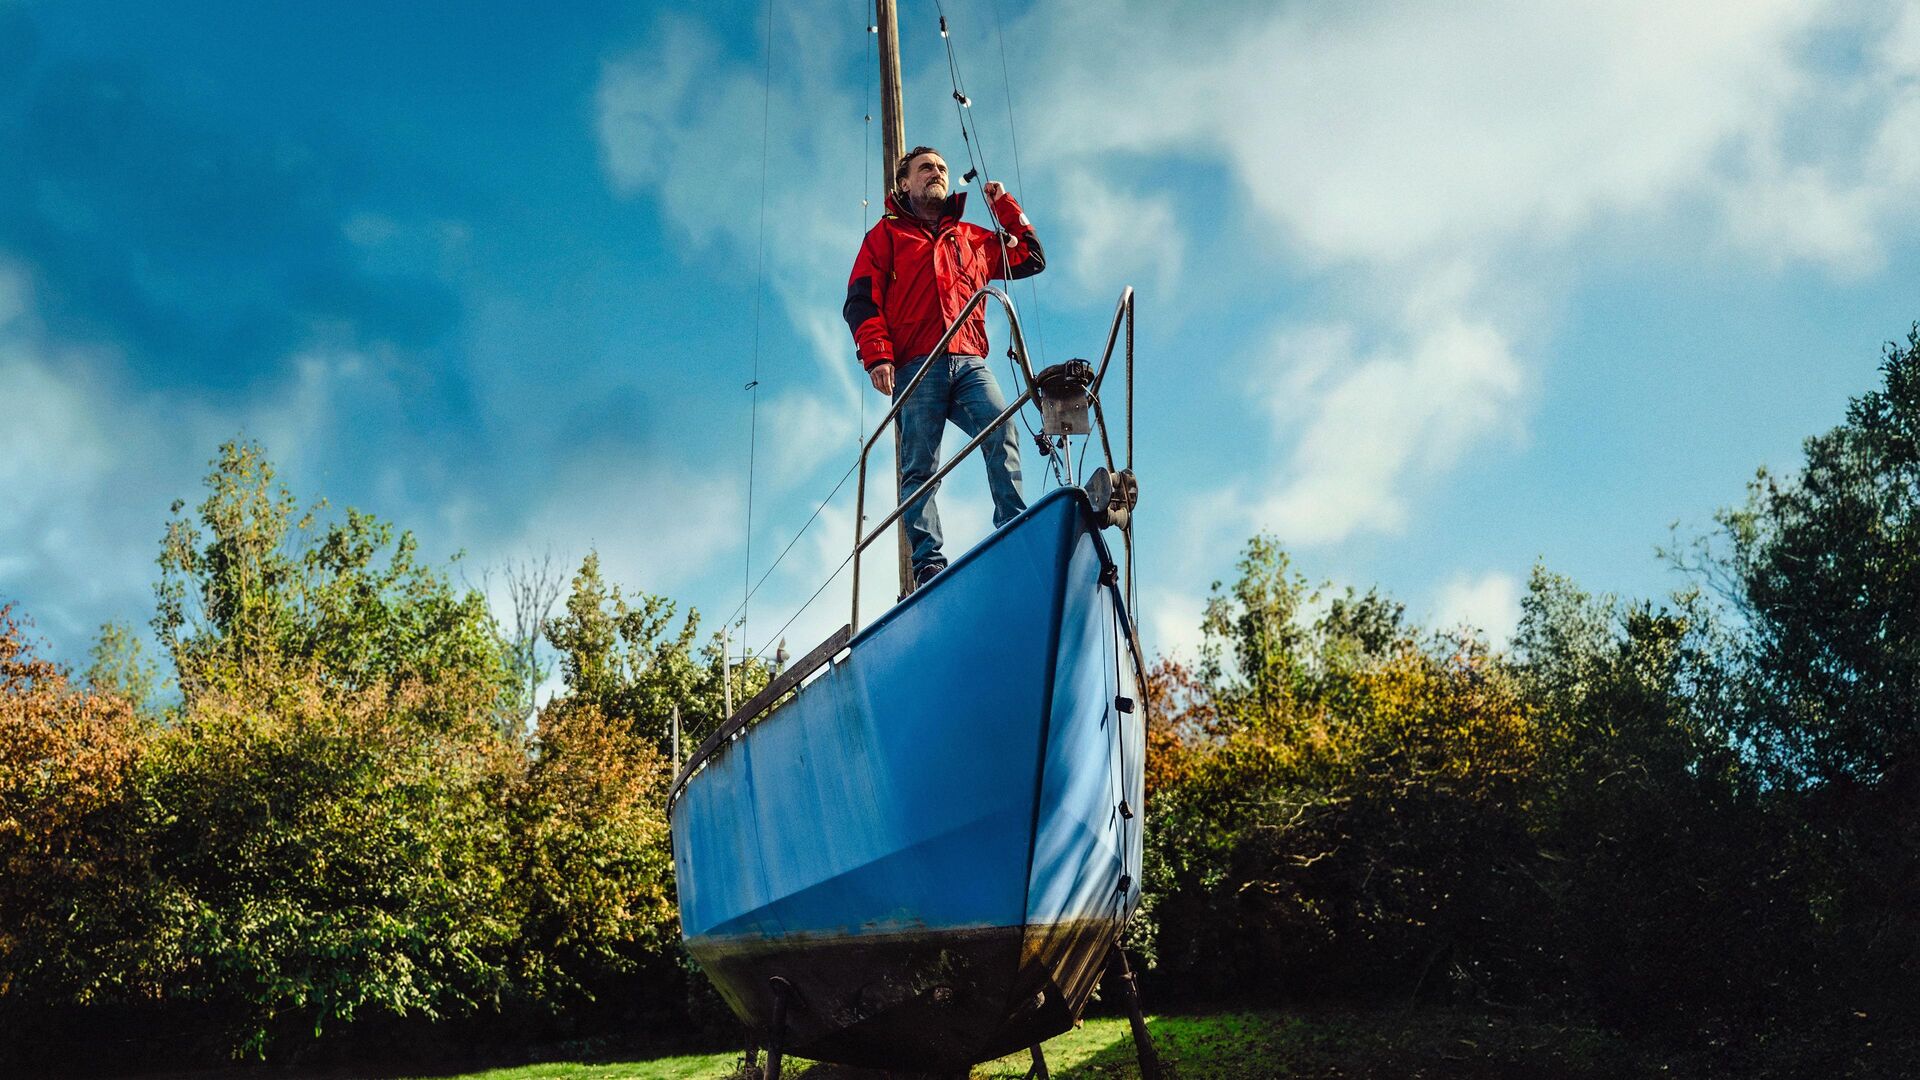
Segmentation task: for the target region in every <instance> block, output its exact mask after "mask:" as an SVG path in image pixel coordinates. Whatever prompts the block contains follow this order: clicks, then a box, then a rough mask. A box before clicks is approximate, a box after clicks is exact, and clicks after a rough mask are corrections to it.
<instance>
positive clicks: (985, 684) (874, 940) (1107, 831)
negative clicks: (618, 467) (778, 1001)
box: [672, 489, 1145, 1069]
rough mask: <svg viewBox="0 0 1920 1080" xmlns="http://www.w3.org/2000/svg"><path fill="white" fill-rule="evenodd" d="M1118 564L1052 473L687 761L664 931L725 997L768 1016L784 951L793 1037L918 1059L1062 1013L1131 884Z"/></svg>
mask: <svg viewBox="0 0 1920 1080" xmlns="http://www.w3.org/2000/svg"><path fill="white" fill-rule="evenodd" d="M1111 566H1112V559H1111V557H1110V556H1109V554H1108V552H1107V550H1106V546H1105V544H1104V542H1103V541H1102V539H1101V537H1100V535H1099V532H1098V529H1097V526H1096V524H1095V521H1094V518H1093V517H1092V513H1091V511H1090V510H1089V508H1088V504H1087V501H1086V497H1085V495H1084V494H1083V493H1082V492H1081V491H1079V489H1063V490H1059V491H1055V492H1052V493H1050V494H1049V495H1048V496H1047V497H1045V498H1043V499H1042V500H1041V501H1040V502H1038V503H1036V504H1035V505H1034V506H1032V507H1030V508H1029V509H1028V510H1027V512H1026V513H1024V514H1022V515H1021V516H1020V517H1019V518H1017V519H1016V520H1014V521H1013V522H1010V523H1008V524H1007V525H1006V526H1005V527H1003V528H1001V529H999V530H997V531H996V532H995V533H994V534H993V535H992V536H990V537H988V538H987V539H986V540H985V541H983V542H982V543H981V544H980V545H979V546H977V547H976V548H975V549H974V550H972V551H970V552H968V553H967V554H966V555H965V556H963V557H962V558H961V559H959V560H958V561H956V562H955V563H954V564H953V565H952V566H951V567H949V568H948V569H947V571H946V572H944V573H943V574H941V575H940V576H939V577H938V578H936V579H935V580H934V581H933V583H932V584H930V585H929V586H928V587H926V588H924V589H922V590H920V591H919V592H917V593H915V594H914V595H913V596H912V597H910V598H908V599H907V600H906V601H905V602H903V603H901V604H899V605H898V606H896V607H895V608H894V609H893V610H892V611H890V612H889V613H888V614H887V615H886V616H884V617H883V618H881V619H880V620H879V621H878V622H876V623H874V624H873V625H872V626H870V627H868V628H867V629H866V630H865V631H863V632H862V633H861V634H860V635H859V636H857V637H855V638H854V639H853V641H852V643H851V645H850V647H849V650H848V653H847V655H846V656H845V658H844V659H842V660H841V661H840V662H838V663H836V664H833V665H831V666H830V667H829V668H828V669H827V670H826V671H825V672H824V673H823V674H822V675H821V676H820V677H819V678H817V679H815V680H814V681H813V682H811V683H809V684H807V685H806V686H804V687H802V688H801V689H800V690H799V692H798V693H797V694H796V695H795V696H794V697H792V698H791V699H789V700H788V701H787V702H786V703H785V704H784V705H782V706H780V707H779V708H777V709H776V710H774V711H773V712H772V713H771V714H769V715H768V716H767V717H766V718H765V719H763V720H762V721H761V722H760V723H758V724H757V725H754V726H753V727H751V728H749V729H747V730H746V732H745V733H744V734H743V735H742V736H741V737H740V738H739V739H737V740H736V741H734V742H732V743H731V744H730V745H728V746H727V747H726V748H725V749H723V750H721V751H720V752H719V753H717V754H715V755H714V756H713V757H711V758H709V759H708V760H707V762H706V763H705V766H704V768H702V769H701V770H700V771H699V772H697V773H695V774H694V775H693V776H692V777H691V778H690V779H689V780H688V781H687V783H686V787H685V789H684V791H683V792H682V794H681V796H680V798H679V800H678V801H677V802H676V803H675V804H674V806H673V811H672V814H673V846H674V858H675V861H676V870H677V875H678V881H679V894H680V916H681V930H682V933H683V934H684V935H685V938H686V943H687V948H688V950H689V951H690V952H691V953H692V954H693V955H694V957H695V958H696V959H698V960H699V961H700V963H701V964H702V966H703V967H704V968H705V969H706V971H707V974H708V975H709V977H711V978H712V979H713V982H714V985H715V986H716V987H717V988H718V989H719V991H720V993H721V995H722V996H723V997H725V998H726V1000H727V1002H728V1004H729V1005H731V1006H732V1008H733V1009H734V1011H735V1012H736V1013H737V1014H738V1015H739V1016H740V1018H741V1019H742V1020H743V1021H745V1022H746V1023H747V1024H749V1025H750V1026H753V1027H755V1028H758V1029H761V1030H765V1029H767V1028H768V1026H769V1024H770V1020H771V1014H772V1007H773V996H772V993H771V990H770V989H769V984H768V979H769V978H771V977H773V976H776V975H777V976H780V977H783V978H785V979H786V980H788V982H789V983H790V984H791V985H792V986H793V987H794V996H793V998H792V999H791V1000H790V1003H789V1008H788V1016H787V1028H788V1039H787V1042H788V1047H789V1048H790V1049H791V1050H792V1051H793V1052H795V1053H798V1054H801V1055H803V1056H806V1057H812V1058H816V1059H820V1060H827V1061H838V1062H843V1063H847V1064H858V1065H867V1066H872V1067H880V1068H889V1067H892V1068H919V1069H929V1068H958V1067H962V1066H965V1065H969V1064H972V1063H975V1062H978V1061H985V1060H989V1059H991V1058H994V1057H997V1056H1000V1055H1001V1054H1004V1053H1008V1052H1011V1051H1013V1050H1017V1049H1019V1048H1021V1047H1023V1046H1027V1045H1031V1044H1032V1043H1034V1042H1038V1041H1040V1040H1041V1039H1045V1038H1049V1037H1051V1036H1052V1035H1055V1034H1058V1033H1059V1032H1060V1031H1064V1030H1065V1029H1066V1028H1067V1027H1068V1026H1070V1025H1071V1024H1072V1023H1073V1021H1074V1020H1075V1019H1077V1018H1078V1016H1079V1014H1080V1011H1081V1009H1082V1008H1083V1007H1084V1006H1085V1004H1086V1000H1087V997H1088V995H1089V994H1090V993H1091V992H1092V989H1093V987H1094V985H1095V984H1096V983H1097V981H1098V978H1099V973H1100V970H1101V964H1102V962H1103V961H1104V959H1105V956H1106V953H1107V951H1108V949H1109V948H1110V946H1111V945H1112V943H1113V941H1114V939H1115V937H1116V935H1117V934H1118V931H1119V928H1120V926H1121V924H1122V923H1123V922H1124V921H1125V919H1126V918H1127V917H1128V916H1129V915H1131V914H1132V912H1133V909H1134V908H1135V906H1137V904H1138V902H1139V878H1140V829H1141V826H1142V824H1143V822H1142V818H1141V817H1140V815H1139V810H1140V807H1141V805H1142V801H1143V792H1142V776H1143V774H1142V759H1143V757H1144V722H1145V719H1144V718H1145V713H1144V711H1141V710H1140V709H1139V708H1138V707H1134V711H1122V710H1123V709H1127V708H1129V704H1130V703H1131V702H1133V701H1136V700H1137V699H1138V697H1139V692H1138V687H1139V684H1140V672H1139V670H1138V666H1137V652H1136V651H1135V650H1134V648H1133V644H1132V636H1131V627H1130V624H1129V622H1128V616H1127V613H1126V611H1125V610H1124V605H1123V603H1122V600H1121V597H1120V593H1119V590H1118V587H1117V586H1116V585H1113V584H1109V583H1107V582H1104V581H1103V580H1102V579H1103V577H1105V578H1107V579H1109V580H1110V579H1111V577H1112V575H1111V573H1110V572H1106V571H1108V570H1109V568H1110V567H1111ZM1121 699H1125V700H1124V701H1123V700H1121ZM1123 803H1124V804H1125V806H1124V808H1123V806H1122V804H1123Z"/></svg>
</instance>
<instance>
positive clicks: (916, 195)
mask: <svg viewBox="0 0 1920 1080" xmlns="http://www.w3.org/2000/svg"><path fill="white" fill-rule="evenodd" d="M906 186H907V194H908V195H910V196H912V197H913V199H914V200H915V201H917V202H926V201H928V200H932V199H944V198H946V197H947V163H946V160H945V159H944V158H942V157H941V156H940V155H939V154H921V155H920V156H919V157H917V158H914V159H913V160H912V161H909V162H907V184H906Z"/></svg>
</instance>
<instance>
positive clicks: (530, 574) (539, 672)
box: [483, 551, 566, 738]
mask: <svg viewBox="0 0 1920 1080" xmlns="http://www.w3.org/2000/svg"><path fill="white" fill-rule="evenodd" d="M502 577H503V579H504V581H505V585H506V590H507V608H508V619H507V621H506V623H505V624H503V626H502V632H501V635H500V646H501V648H502V650H503V651H504V652H505V654H506V657H507V667H508V670H509V672H510V674H511V684H512V690H511V692H510V693H509V695H508V698H507V701H506V702H505V703H504V704H503V706H502V708H501V712H500V721H501V730H502V731H504V732H505V733H507V734H508V735H510V736H512V737H515V738H519V737H522V736H524V735H525V734H526V733H527V729H528V727H529V725H531V724H532V723H533V721H534V717H535V713H536V712H537V710H538V707H539V702H538V701H537V700H536V699H537V697H538V695H539V691H540V684H541V683H543V682H546V681H547V676H549V675H551V674H553V664H552V662H551V661H550V660H547V659H545V658H543V657H542V656H541V651H540V642H541V641H542V640H543V639H547V638H549V635H550V632H551V620H552V616H553V605H554V604H555V603H556V602H558V601H559V599H560V593H561V591H562V590H563V589H564V588H565V586H566V579H565V577H564V576H562V574H561V573H560V572H559V571H557V570H556V569H555V568H554V565H553V553H552V552H551V551H548V552H545V553H543V554H542V555H541V556H540V558H538V559H531V558H528V559H522V560H518V561H514V562H509V563H507V564H506V566H505V567H504V569H503V570H502ZM483 581H484V579H483Z"/></svg>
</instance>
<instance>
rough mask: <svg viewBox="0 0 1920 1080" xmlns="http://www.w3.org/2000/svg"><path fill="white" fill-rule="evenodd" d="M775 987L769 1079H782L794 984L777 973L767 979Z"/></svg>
mask: <svg viewBox="0 0 1920 1080" xmlns="http://www.w3.org/2000/svg"><path fill="white" fill-rule="evenodd" d="M767 985H768V986H771V987H773V1034H772V1037H771V1038H769V1039H768V1040H767V1080H780V1058H781V1056H782V1055H783V1054H784V1053H785V1052H786V1047H787V995H788V994H790V993H792V992H793V984H792V983H789V982H788V981H787V980H785V979H783V978H781V977H780V976H778V975H775V976H774V977H773V978H771V979H768V980H767Z"/></svg>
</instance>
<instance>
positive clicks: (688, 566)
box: [502, 454, 746, 593]
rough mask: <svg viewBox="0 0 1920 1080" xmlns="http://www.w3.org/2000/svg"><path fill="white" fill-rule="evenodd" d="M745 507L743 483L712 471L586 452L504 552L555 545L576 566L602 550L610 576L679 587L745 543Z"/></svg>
mask: <svg viewBox="0 0 1920 1080" xmlns="http://www.w3.org/2000/svg"><path fill="white" fill-rule="evenodd" d="M745 510H746V501H745V497H744V494H743V492H742V491H741V489H740V487H739V485H738V484H737V483H735V482H734V481H732V480H728V479H723V478H717V477H715V476H713V475H711V473H710V472H702V471H701V470H698V469H692V468H673V467H670V466H666V465H663V464H661V463H659V462H652V461H623V460H609V459H608V457H607V456H604V455H595V454H584V455H582V456H580V457H579V458H576V459H575V460H574V461H573V462H571V463H569V464H568V465H566V466H563V467H562V471H561V472H560V474H559V475H558V476H557V477H556V478H555V479H554V482H553V484H552V485H551V486H550V487H549V488H548V490H547V492H546V495H545V497H544V498H543V499H542V500H541V502H540V505H539V507H538V509H536V510H535V511H534V512H533V513H532V514H531V515H530V516H529V517H528V519H527V521H526V523H525V525H524V526H523V532H522V535H521V536H520V537H517V538H516V539H515V540H514V541H512V542H510V543H508V544H505V545H503V547H502V550H503V551H508V552H513V551H524V550H533V549H534V548H537V547H544V546H546V545H550V546H551V549H552V550H553V551H554V553H555V555H556V558H558V559H559V561H560V562H561V563H562V564H563V565H567V566H569V567H578V566H579V564H580V560H581V558H583V557H584V556H585V555H586V553H587V552H588V551H589V550H592V551H597V552H599V554H600V567H601V574H602V576H603V577H604V578H605V579H606V580H607V581H609V582H611V583H614V584H618V585H620V586H621V587H623V588H625V589H629V590H631V589H636V588H637V589H643V590H645V591H647V592H656V593H671V592H672V591H673V590H674V588H675V587H677V586H681V585H685V584H686V583H687V582H688V581H689V580H690V579H691V578H692V577H693V576H694V575H696V574H698V573H700V572H701V571H703V570H706V569H709V568H710V567H711V566H712V565H713V563H714V561H715V560H716V559H717V558H718V556H719V555H720V554H721V553H723V552H726V551H730V550H737V549H738V540H739V536H740V529H741V523H742V521H743V519H744V516H745Z"/></svg>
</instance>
